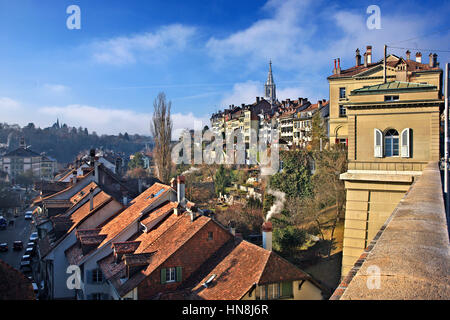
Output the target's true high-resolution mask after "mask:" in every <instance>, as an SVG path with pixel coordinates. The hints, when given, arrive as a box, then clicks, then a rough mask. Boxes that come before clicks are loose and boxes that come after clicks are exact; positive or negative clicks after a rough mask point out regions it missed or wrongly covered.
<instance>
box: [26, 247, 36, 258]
mask: <svg viewBox="0 0 450 320" xmlns="http://www.w3.org/2000/svg"><path fill="white" fill-rule="evenodd" d="M25 255H29V256H33V255H34V248H33V247H27V248H26V249H25Z"/></svg>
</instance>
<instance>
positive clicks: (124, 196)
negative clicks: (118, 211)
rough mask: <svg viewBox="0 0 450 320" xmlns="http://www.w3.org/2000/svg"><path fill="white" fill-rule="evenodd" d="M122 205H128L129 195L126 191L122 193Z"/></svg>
mask: <svg viewBox="0 0 450 320" xmlns="http://www.w3.org/2000/svg"><path fill="white" fill-rule="evenodd" d="M122 204H123V205H124V206H127V205H128V194H127V192H126V191H122Z"/></svg>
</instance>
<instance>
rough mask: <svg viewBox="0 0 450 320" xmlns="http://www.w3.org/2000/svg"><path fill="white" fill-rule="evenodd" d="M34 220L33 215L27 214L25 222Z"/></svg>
mask: <svg viewBox="0 0 450 320" xmlns="http://www.w3.org/2000/svg"><path fill="white" fill-rule="evenodd" d="M32 219H33V216H32V215H31V213H29V214H28V213H26V214H25V220H32Z"/></svg>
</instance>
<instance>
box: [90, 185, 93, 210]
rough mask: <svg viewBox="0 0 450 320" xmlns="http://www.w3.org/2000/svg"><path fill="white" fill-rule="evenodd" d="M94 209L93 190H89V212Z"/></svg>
mask: <svg viewBox="0 0 450 320" xmlns="http://www.w3.org/2000/svg"><path fill="white" fill-rule="evenodd" d="M93 209H94V188H91V189H90V190H89V211H92V210H93Z"/></svg>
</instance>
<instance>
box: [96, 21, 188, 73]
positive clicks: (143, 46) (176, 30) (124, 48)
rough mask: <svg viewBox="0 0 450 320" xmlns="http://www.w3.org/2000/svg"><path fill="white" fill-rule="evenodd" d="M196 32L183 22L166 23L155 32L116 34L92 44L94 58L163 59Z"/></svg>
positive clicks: (109, 61)
mask: <svg viewBox="0 0 450 320" xmlns="http://www.w3.org/2000/svg"><path fill="white" fill-rule="evenodd" d="M195 32H196V29H195V28H194V27H190V26H184V25H181V24H172V25H168V26H163V27H161V28H159V29H158V30H156V31H155V32H145V33H139V34H135V35H132V36H123V37H117V38H113V39H109V40H105V41H98V42H95V43H93V44H92V48H93V51H94V53H93V55H94V58H95V59H96V60H97V61H98V62H102V63H107V64H115V65H121V64H129V63H135V62H136V61H137V60H140V59H142V60H146V61H150V60H160V59H164V58H165V57H166V56H167V55H169V54H171V53H172V52H173V51H178V50H183V49H184V48H185V47H186V45H187V44H188V42H189V41H190V40H191V39H192V37H193V36H194V34H195Z"/></svg>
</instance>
